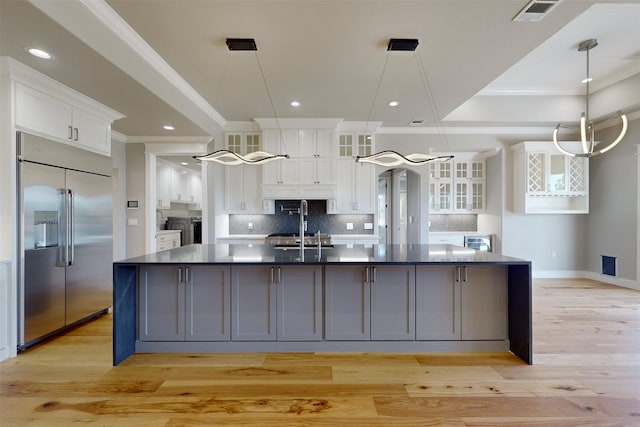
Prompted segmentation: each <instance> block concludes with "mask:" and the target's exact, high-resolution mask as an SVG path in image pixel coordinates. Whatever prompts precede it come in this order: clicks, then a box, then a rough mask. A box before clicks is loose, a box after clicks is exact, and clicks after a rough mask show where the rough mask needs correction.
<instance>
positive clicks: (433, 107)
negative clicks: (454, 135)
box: [414, 52, 449, 151]
mask: <svg viewBox="0 0 640 427" xmlns="http://www.w3.org/2000/svg"><path fill="white" fill-rule="evenodd" d="M414 56H415V59H416V66H417V67H418V74H420V80H421V81H422V87H423V88H424V92H425V95H426V97H427V99H428V100H429V107H431V113H432V114H433V118H434V119H435V122H436V128H437V129H438V135H439V136H440V140H441V141H442V142H443V143H444V145H445V148H446V150H447V151H449V139H448V138H447V135H446V134H445V133H444V131H443V127H442V122H441V121H440V111H439V110H438V105H437V104H436V101H435V99H434V97H433V91H432V90H431V84H430V83H429V77H428V75H427V71H426V68H425V67H424V64H423V63H422V58H421V57H420V55H418V53H417V52H414Z"/></svg>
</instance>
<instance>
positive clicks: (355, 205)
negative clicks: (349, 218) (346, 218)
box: [327, 133, 376, 213]
mask: <svg viewBox="0 0 640 427" xmlns="http://www.w3.org/2000/svg"><path fill="white" fill-rule="evenodd" d="M373 147H374V141H373V135H365V134H356V133H343V134H340V135H339V137H338V160H337V182H338V183H339V185H338V186H337V189H336V191H337V194H336V198H335V203H334V202H333V201H330V202H329V203H328V205H327V208H328V213H374V211H375V200H376V199H375V187H376V177H375V167H374V165H372V164H371V163H356V156H369V155H371V154H373Z"/></svg>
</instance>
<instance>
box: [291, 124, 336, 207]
mask: <svg viewBox="0 0 640 427" xmlns="http://www.w3.org/2000/svg"><path fill="white" fill-rule="evenodd" d="M333 135H334V133H333V131H331V130H330V129H300V130H299V131H298V143H299V148H300V178H301V188H300V193H301V194H300V196H301V197H303V198H308V199H330V198H334V197H335V196H336V158H335V149H334V147H335V144H334V143H333V141H334V136H333Z"/></svg>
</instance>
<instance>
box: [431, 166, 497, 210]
mask: <svg viewBox="0 0 640 427" xmlns="http://www.w3.org/2000/svg"><path fill="white" fill-rule="evenodd" d="M477 156H478V155H476V154H472V153H457V154H456V155H455V158H454V159H452V160H449V161H447V162H442V163H432V164H431V165H430V166H429V167H430V175H429V210H430V212H433V213H478V212H483V211H484V209H485V198H486V163H485V160H484V159H480V158H476V157H477Z"/></svg>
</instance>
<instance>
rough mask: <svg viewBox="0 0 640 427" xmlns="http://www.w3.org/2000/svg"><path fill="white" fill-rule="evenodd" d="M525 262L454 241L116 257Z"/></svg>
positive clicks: (193, 249) (197, 248) (221, 247)
mask: <svg viewBox="0 0 640 427" xmlns="http://www.w3.org/2000/svg"><path fill="white" fill-rule="evenodd" d="M302 263H304V264H367V263H379V264H443V263H444V264H457V263H466V264H468V263H474V264H529V263H530V262H529V261H525V260H522V259H518V258H512V257H508V256H502V255H496V254H492V253H488V252H480V251H476V250H473V249H469V248H462V247H459V246H454V245H372V246H371V245H369V246H366V245H333V247H332V248H324V249H322V256H321V258H320V259H318V257H317V251H316V249H315V248H314V249H306V250H305V259H304V261H300V251H299V249H297V248H296V249H289V250H279V249H274V248H273V247H272V246H270V245H263V244H253V245H250V244H234V245H227V244H217V245H199V244H194V245H187V246H182V247H179V248H175V249H170V250H166V251H162V252H156V253H153V254H147V255H143V256H139V257H135V258H129V259H124V260H120V261H116V262H115V263H114V264H116V265H125V264H279V265H283V264H302Z"/></svg>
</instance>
